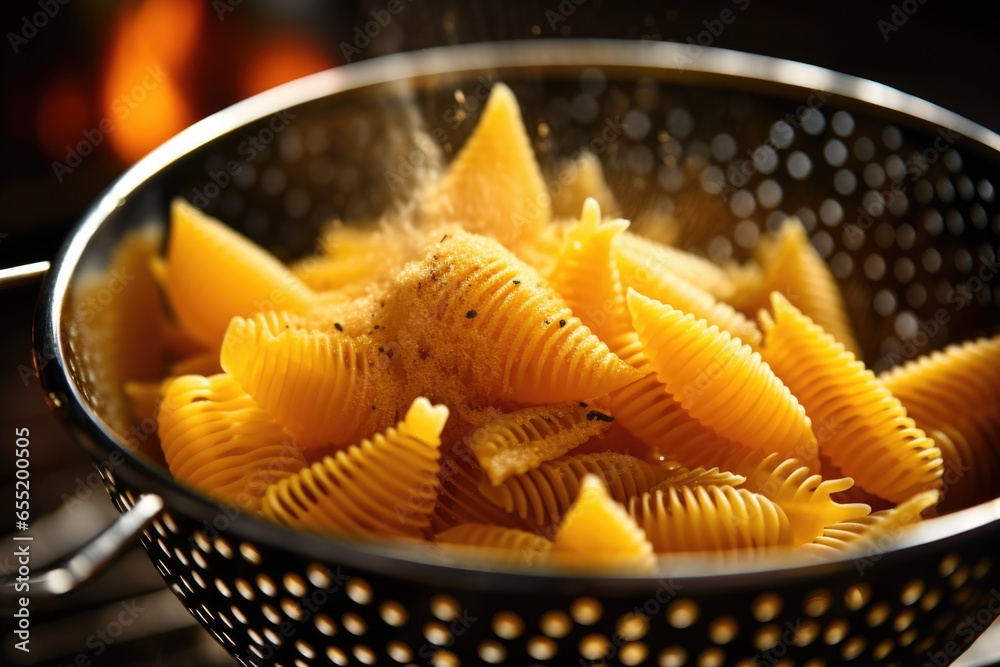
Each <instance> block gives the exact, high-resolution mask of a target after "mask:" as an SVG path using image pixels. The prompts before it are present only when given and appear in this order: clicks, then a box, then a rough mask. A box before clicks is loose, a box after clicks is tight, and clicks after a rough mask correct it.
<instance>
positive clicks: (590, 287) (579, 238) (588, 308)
mask: <svg viewBox="0 0 1000 667" xmlns="http://www.w3.org/2000/svg"><path fill="white" fill-rule="evenodd" d="M627 228H628V221H627V220H611V221H608V222H601V208H600V206H599V205H598V203H597V201H596V200H594V199H587V200H586V201H585V202H584V204H583V212H582V213H581V215H580V221H579V222H578V223H577V224H576V225H574V226H573V227H571V228H570V229H569V231H568V232H567V233H566V236H565V238H564V239H563V244H562V247H561V248H560V249H559V255H558V257H557V259H556V265H555V268H554V270H553V271H552V275H551V276H550V277H549V281H550V282H551V283H552V287H553V288H555V290H556V291H557V292H558V293H559V294H560V296H562V297H563V298H564V299H565V300H566V305H568V306H569V307H570V309H571V310H572V311H573V312H574V313H576V314H577V316H578V317H579V318H580V321H581V322H583V323H584V324H585V325H586V326H587V327H589V328H590V330H591V331H593V332H594V333H595V334H597V336H598V337H599V338H600V339H601V340H603V341H604V342H605V343H607V346H608V348H609V349H610V350H611V351H612V352H614V353H615V354H617V355H618V356H619V357H621V359H622V360H623V361H625V363H627V364H629V365H631V366H635V367H636V368H640V367H642V366H643V365H644V364H645V363H646V359H645V357H643V354H642V345H641V344H640V343H639V337H638V336H637V335H636V333H635V329H633V328H632V318H631V317H629V314H628V306H626V305H625V291H624V289H622V284H621V281H620V280H619V277H618V267H617V266H616V265H615V260H614V258H613V257H612V254H611V246H612V244H613V242H614V240H615V237H617V236H618V235H619V234H621V233H622V232H623V231H625V229H627Z"/></svg>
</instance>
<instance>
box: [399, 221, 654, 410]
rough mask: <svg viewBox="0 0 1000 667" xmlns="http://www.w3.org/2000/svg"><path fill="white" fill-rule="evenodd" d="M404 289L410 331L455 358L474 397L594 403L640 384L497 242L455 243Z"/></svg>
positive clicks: (407, 279) (411, 272)
mask: <svg viewBox="0 0 1000 667" xmlns="http://www.w3.org/2000/svg"><path fill="white" fill-rule="evenodd" d="M400 281H401V283H402V284H401V285H400V286H399V289H398V290H397V292H396V294H395V297H396V299H397V300H398V303H399V304H400V305H399V306H398V307H399V308H401V309H402V310H404V311H406V313H407V316H408V317H409V318H410V319H409V321H408V323H407V324H404V325H402V326H404V327H405V328H407V329H408V334H409V335H411V336H415V337H417V338H418V340H421V341H423V342H424V343H425V344H426V346H428V347H431V348H434V347H436V348H437V349H442V348H443V349H444V350H445V351H448V350H453V351H451V352H447V354H445V355H442V357H443V358H444V359H447V360H453V363H454V364H455V368H454V369H453V374H455V375H458V376H460V377H462V378H463V379H464V381H465V382H466V384H467V386H468V387H469V388H470V390H471V391H472V392H473V394H476V395H483V396H489V397H493V398H500V399H502V400H513V401H517V402H520V403H536V404H538V403H546V404H547V403H553V402H562V401H580V400H583V401H586V400H590V399H592V398H594V397H596V396H602V395H604V394H607V393H608V392H610V391H614V390H615V389H617V388H618V387H621V386H623V385H625V384H628V383H629V382H630V381H632V380H634V379H636V378H637V377H638V376H639V371H637V370H635V369H633V368H632V367H631V366H629V365H628V364H626V363H625V362H623V361H622V360H621V359H619V358H618V357H617V356H615V355H614V354H613V353H611V351H610V350H609V349H608V346H607V345H605V344H604V343H603V342H601V340H600V339H599V338H598V337H597V336H595V335H594V334H593V333H591V331H590V329H588V328H587V327H586V326H584V325H583V324H582V323H581V322H580V320H579V319H578V318H576V317H574V316H573V313H572V311H570V309H569V308H568V307H567V306H566V302H565V301H563V299H562V298H561V297H560V296H559V295H558V294H557V293H556V292H555V290H553V289H552V288H551V287H550V286H548V285H547V284H545V283H544V282H543V281H542V280H541V278H539V277H538V275H537V274H536V273H535V272H534V270H532V269H531V268H530V267H529V266H527V265H526V264H524V263H523V262H521V261H520V260H518V259H517V258H516V257H515V256H514V255H513V254H511V253H510V252H509V251H507V250H506V249H504V248H503V246H501V245H500V244H498V243H497V242H496V241H493V240H491V239H488V238H485V237H482V236H476V235H473V234H465V233H456V234H451V235H448V236H447V238H445V239H444V240H442V241H441V242H439V243H437V244H435V245H434V246H433V247H432V248H431V250H430V251H429V252H428V255H427V257H425V258H424V260H423V261H421V262H419V263H415V264H413V265H411V266H410V267H409V269H408V270H407V271H406V272H404V274H403V276H402V277H401V278H400ZM413 304H416V309H414V306H413ZM416 354H417V350H412V351H408V352H407V355H408V356H410V357H413V356H416Z"/></svg>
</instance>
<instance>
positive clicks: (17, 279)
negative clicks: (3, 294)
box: [0, 262, 49, 288]
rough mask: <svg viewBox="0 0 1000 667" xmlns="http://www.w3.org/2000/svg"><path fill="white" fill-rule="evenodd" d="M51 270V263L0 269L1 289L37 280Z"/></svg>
mask: <svg viewBox="0 0 1000 667" xmlns="http://www.w3.org/2000/svg"><path fill="white" fill-rule="evenodd" d="M48 270H49V262H34V263H32V264H24V265H22V266H12V267H10V268H7V269H0V288H2V287H10V286H12V285H20V284H21V283H26V282H31V281H33V280H37V279H39V278H41V277H42V276H44V275H45V272H46V271H48Z"/></svg>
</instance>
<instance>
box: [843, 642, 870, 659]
mask: <svg viewBox="0 0 1000 667" xmlns="http://www.w3.org/2000/svg"><path fill="white" fill-rule="evenodd" d="M865 646H866V644H865V640H864V639H863V638H861V637H851V638H850V639H848V640H847V642H845V643H844V646H843V647H842V648H841V649H840V655H841V657H842V658H843V659H844V660H854V659H855V658H857V657H858V656H859V655H861V652H862V651H864V650H865Z"/></svg>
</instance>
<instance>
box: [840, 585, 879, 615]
mask: <svg viewBox="0 0 1000 667" xmlns="http://www.w3.org/2000/svg"><path fill="white" fill-rule="evenodd" d="M871 597H872V589H871V586H869V585H868V584H854V585H853V586H848V587H847V590H846V591H845V592H844V605H846V606H847V608H848V609H850V610H851V611H857V610H858V609H861V608H862V607H864V606H865V605H866V604H868V601H869V600H870V599H871Z"/></svg>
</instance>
